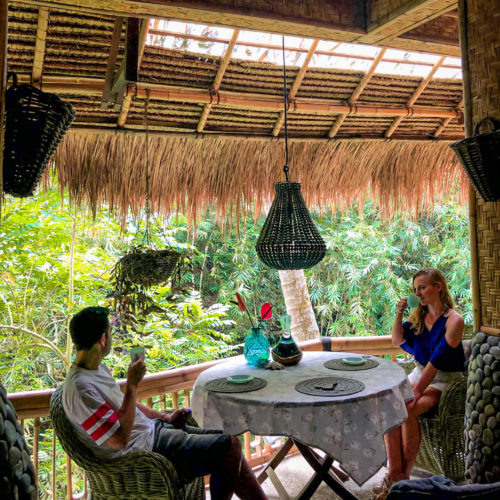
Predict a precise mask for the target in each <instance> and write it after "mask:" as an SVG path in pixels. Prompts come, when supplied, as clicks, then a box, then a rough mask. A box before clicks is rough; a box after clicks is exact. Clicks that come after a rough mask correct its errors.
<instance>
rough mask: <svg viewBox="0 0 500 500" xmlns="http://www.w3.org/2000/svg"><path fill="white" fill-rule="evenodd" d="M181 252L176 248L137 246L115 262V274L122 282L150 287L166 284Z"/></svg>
mask: <svg viewBox="0 0 500 500" xmlns="http://www.w3.org/2000/svg"><path fill="white" fill-rule="evenodd" d="M180 256H181V254H180V253H179V252H177V251H176V250H172V249H162V250H155V249H153V248H148V247H146V246H142V245H139V246H136V247H134V248H132V249H131V250H130V251H129V252H127V253H126V254H125V255H124V256H123V257H121V258H120V260H119V261H118V262H117V263H116V264H115V267H114V269H113V275H114V276H115V279H116V280H118V281H120V282H125V281H126V282H129V283H130V284H133V285H137V286H142V287H144V288H150V287H152V286H158V285H163V284H165V283H166V282H167V281H168V280H169V278H170V276H171V275H172V273H173V271H174V269H175V267H176V266H177V263H178V262H179V258H180Z"/></svg>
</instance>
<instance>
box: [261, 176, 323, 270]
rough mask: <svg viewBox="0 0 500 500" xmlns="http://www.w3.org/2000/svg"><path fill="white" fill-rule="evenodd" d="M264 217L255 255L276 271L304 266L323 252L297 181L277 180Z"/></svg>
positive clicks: (304, 267)
mask: <svg viewBox="0 0 500 500" xmlns="http://www.w3.org/2000/svg"><path fill="white" fill-rule="evenodd" d="M275 189H276V197H275V198H274V201H273V204H272V206H271V210H270V211H269V215H268V216H267V220H266V222H265V224H264V227H263V229H262V231H261V233H260V235H259V239H258V240H257V247H256V249H257V255H258V256H259V257H260V259H261V260H262V262H264V263H265V264H267V265H268V266H269V267H272V268H274V269H279V270H289V269H307V268H308V267H312V266H314V265H316V264H317V263H318V262H319V261H320V260H321V259H322V258H323V257H324V256H325V253H326V245H325V242H324V241H323V239H322V238H321V236H320V234H319V232H318V230H317V228H316V226H315V225H314V222H313V220H312V218H311V215H310V214H309V210H307V207H306V204H305V201H304V198H303V197H302V193H301V191H300V183H299V182H278V183H276V185H275Z"/></svg>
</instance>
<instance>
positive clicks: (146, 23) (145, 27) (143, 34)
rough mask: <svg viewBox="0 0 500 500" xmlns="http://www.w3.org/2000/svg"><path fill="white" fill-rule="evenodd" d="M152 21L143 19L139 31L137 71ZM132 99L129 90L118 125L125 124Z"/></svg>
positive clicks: (124, 99) (122, 125)
mask: <svg viewBox="0 0 500 500" xmlns="http://www.w3.org/2000/svg"><path fill="white" fill-rule="evenodd" d="M150 23H151V20H150V19H143V20H142V25H141V30H140V32H139V52H138V56H137V71H139V69H140V68H141V63H142V58H143V56H144V49H145V48H146V39H147V37H148V32H149V27H150ZM131 101H132V92H127V93H126V95H125V96H124V98H123V102H122V105H121V110H120V115H119V116H118V121H117V125H118V127H124V126H125V122H126V121H127V115H128V111H129V109H130V103H131Z"/></svg>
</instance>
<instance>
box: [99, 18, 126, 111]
mask: <svg viewBox="0 0 500 500" xmlns="http://www.w3.org/2000/svg"><path fill="white" fill-rule="evenodd" d="M123 21H124V19H123V17H117V18H116V19H115V24H114V26H113V34H112V35H111V45H110V48H109V56H108V64H107V68H106V77H105V79H104V91H103V93H102V100H101V108H102V109H105V108H107V107H108V105H109V97H110V95H111V86H112V84H113V77H114V75H115V65H116V57H117V56H118V48H119V46H120V38H121V35H122V27H123Z"/></svg>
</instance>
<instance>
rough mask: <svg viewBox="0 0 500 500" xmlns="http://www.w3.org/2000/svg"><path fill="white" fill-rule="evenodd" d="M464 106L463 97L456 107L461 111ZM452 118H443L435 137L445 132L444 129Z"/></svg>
mask: <svg viewBox="0 0 500 500" xmlns="http://www.w3.org/2000/svg"><path fill="white" fill-rule="evenodd" d="M463 106H464V100H463V98H462V99H460V102H459V103H458V104H457V105H456V106H455V109H456V110H457V111H460V110H461V109H462V108H463ZM451 120H452V119H451V118H445V119H444V120H443V122H442V123H441V125H439V127H438V128H437V130H436V131H435V132H434V137H435V138H438V137H439V136H440V135H441V134H442V133H443V130H444V129H445V128H446V127H447V126H448V124H449V123H450V122H451Z"/></svg>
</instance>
